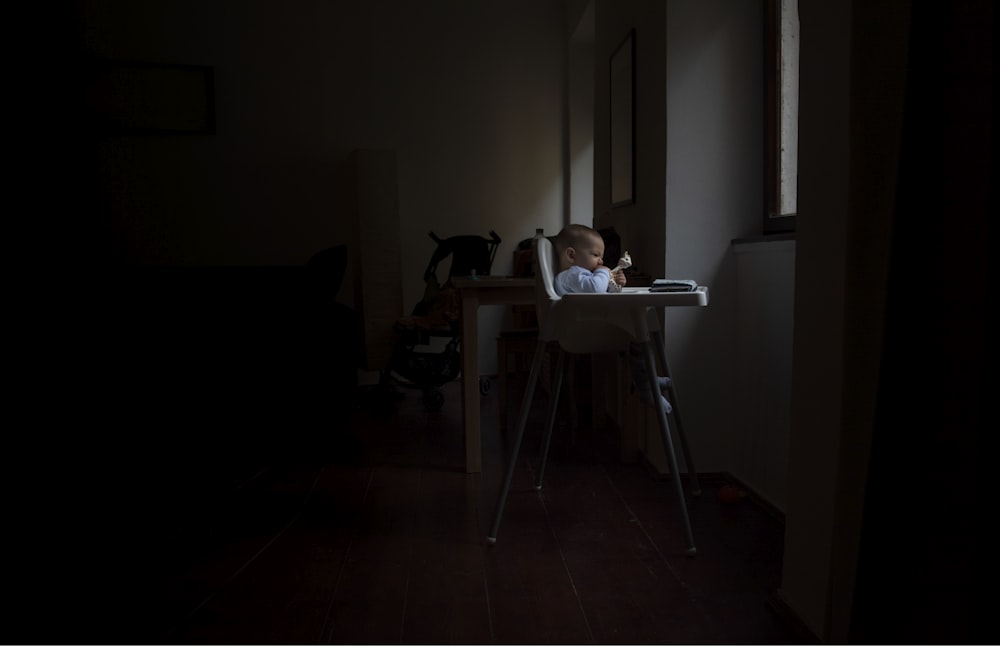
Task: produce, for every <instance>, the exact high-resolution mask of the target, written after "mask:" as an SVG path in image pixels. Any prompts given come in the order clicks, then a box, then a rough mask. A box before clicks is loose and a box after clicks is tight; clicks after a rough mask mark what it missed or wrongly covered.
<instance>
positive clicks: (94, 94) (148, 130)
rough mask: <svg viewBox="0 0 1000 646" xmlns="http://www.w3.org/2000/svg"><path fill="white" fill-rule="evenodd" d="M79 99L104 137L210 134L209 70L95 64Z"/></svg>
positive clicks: (211, 99) (211, 84)
mask: <svg viewBox="0 0 1000 646" xmlns="http://www.w3.org/2000/svg"><path fill="white" fill-rule="evenodd" d="M84 93H85V94H84V101H85V104H86V109H87V112H88V113H89V117H90V118H91V120H92V121H93V124H94V125H95V126H96V127H97V128H98V130H100V131H102V132H105V133H108V134H167V135H170V134H191V135H212V134H215V77H214V70H213V69H212V68H211V67H209V66H204V65H181V64H171V63H146V62H138V61H113V60H112V61H99V62H95V63H94V64H92V65H91V66H90V68H89V74H88V76H87V79H86V85H85V89H84Z"/></svg>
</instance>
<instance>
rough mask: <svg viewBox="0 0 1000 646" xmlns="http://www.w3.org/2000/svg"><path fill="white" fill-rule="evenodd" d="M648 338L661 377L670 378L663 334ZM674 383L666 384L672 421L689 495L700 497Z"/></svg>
mask: <svg viewBox="0 0 1000 646" xmlns="http://www.w3.org/2000/svg"><path fill="white" fill-rule="evenodd" d="M649 336H650V338H652V339H653V343H654V344H655V345H656V351H657V353H658V354H659V355H660V361H661V363H662V364H663V376H664V377H671V375H670V365H669V364H668V363H667V350H666V348H665V346H664V344H663V334H662V333H661V332H651V333H650V335H649ZM675 384H676V382H675V381H674V380H673V378H672V377H671V379H670V382H669V383H668V384H667V392H669V393H670V403H671V404H672V405H673V407H674V412H673V416H674V421H675V422H676V423H677V424H676V425H677V437H679V438H680V440H681V451H682V452H683V453H684V463H685V464H686V465H687V470H688V478H689V479H690V480H691V495H693V496H700V495H701V485H700V484H698V472H697V471H696V470H695V468H694V460H692V459H691V448H690V447H689V446H688V441H687V434H686V433H685V432H684V425H683V424H681V407H680V405H679V404H678V403H677V389H676V385H675Z"/></svg>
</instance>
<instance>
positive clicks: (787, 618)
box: [767, 590, 823, 644]
mask: <svg viewBox="0 0 1000 646" xmlns="http://www.w3.org/2000/svg"><path fill="white" fill-rule="evenodd" d="M767 607H768V608H770V609H771V610H772V611H773V612H774V613H775V614H776V615H777V616H778V620H779V621H781V623H783V624H784V625H786V626H788V628H790V629H791V630H792V631H793V632H794V633H795V634H796V635H797V636H798V637H799V638H800V639H801V640H802V643H803V644H822V643H823V640H822V639H820V638H819V637H817V636H816V634H815V633H814V632H813V631H812V630H810V628H809V626H807V625H806V624H805V622H804V621H802V618H801V617H799V614H798V613H797V612H795V611H794V610H792V607H791V606H789V605H788V603H786V602H785V597H784V595H782V593H781V590H777V591H775V592H774V594H771V595H768V597H767Z"/></svg>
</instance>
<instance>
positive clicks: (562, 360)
mask: <svg viewBox="0 0 1000 646" xmlns="http://www.w3.org/2000/svg"><path fill="white" fill-rule="evenodd" d="M566 364H567V361H566V352H565V351H564V350H562V349H560V350H559V359H558V360H557V361H556V374H555V381H554V382H553V383H552V392H551V393H550V398H549V409H548V415H547V417H548V421H547V422H546V425H545V436H544V437H543V439H542V462H541V464H539V465H538V476H537V477H536V478H535V489H536V490H539V489H541V488H542V476H544V475H545V463H546V461H547V460H548V457H549V442H550V441H551V440H552V427H554V426H555V424H556V411H557V410H558V409H559V393H560V392H561V391H562V381H563V375H564V374H565V373H566V368H567V365H566Z"/></svg>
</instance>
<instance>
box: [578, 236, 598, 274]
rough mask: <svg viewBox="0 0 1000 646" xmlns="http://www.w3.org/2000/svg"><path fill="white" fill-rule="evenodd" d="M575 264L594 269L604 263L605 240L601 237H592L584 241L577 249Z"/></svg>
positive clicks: (590, 269)
mask: <svg viewBox="0 0 1000 646" xmlns="http://www.w3.org/2000/svg"><path fill="white" fill-rule="evenodd" d="M573 264H574V265H576V266H578V267H583V268H584V269H587V270H589V271H594V270H595V269H597V268H598V267H600V266H601V265H603V264H604V240H603V239H601V238H592V239H590V240H588V241H587V242H585V243H582V244H581V245H580V247H579V248H577V249H576V257H575V258H574V259H573Z"/></svg>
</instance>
